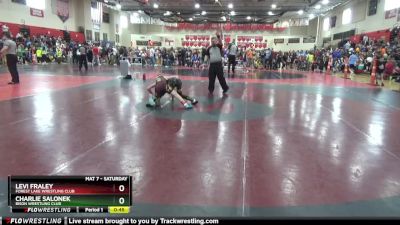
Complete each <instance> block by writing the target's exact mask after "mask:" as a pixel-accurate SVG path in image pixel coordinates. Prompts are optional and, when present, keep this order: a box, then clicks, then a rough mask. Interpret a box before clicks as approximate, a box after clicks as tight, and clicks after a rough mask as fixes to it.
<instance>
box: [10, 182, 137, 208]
mask: <svg viewBox="0 0 400 225" xmlns="http://www.w3.org/2000/svg"><path fill="white" fill-rule="evenodd" d="M131 188H132V177H131V176H9V177H8V191H9V194H8V205H9V206H10V207H11V209H12V211H13V212H24V213H46V212H47V213H79V212H82V213H107V212H109V213H127V212H129V207H130V206H131V205H132V190H131Z"/></svg>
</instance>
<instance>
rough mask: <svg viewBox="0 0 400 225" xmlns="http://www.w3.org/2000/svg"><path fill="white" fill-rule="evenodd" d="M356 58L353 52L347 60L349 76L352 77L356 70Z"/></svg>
mask: <svg viewBox="0 0 400 225" xmlns="http://www.w3.org/2000/svg"><path fill="white" fill-rule="evenodd" d="M357 61H358V56H357V54H356V53H355V52H352V53H351V55H350V58H349V66H350V76H353V75H354V71H355V69H356V68H357Z"/></svg>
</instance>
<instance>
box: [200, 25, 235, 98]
mask: <svg viewBox="0 0 400 225" xmlns="http://www.w3.org/2000/svg"><path fill="white" fill-rule="evenodd" d="M211 42H212V46H210V47H209V48H208V49H207V51H206V58H205V60H204V61H205V62H207V61H208V62H209V63H210V68H209V70H208V81H209V83H208V91H209V93H210V95H212V94H213V93H214V85H215V78H216V77H218V81H219V84H220V85H221V87H222V90H223V93H224V94H225V93H226V92H228V90H229V87H228V85H227V84H226V80H225V77H224V67H223V61H222V56H223V53H222V41H221V35H220V34H219V33H217V37H213V38H212V39H211Z"/></svg>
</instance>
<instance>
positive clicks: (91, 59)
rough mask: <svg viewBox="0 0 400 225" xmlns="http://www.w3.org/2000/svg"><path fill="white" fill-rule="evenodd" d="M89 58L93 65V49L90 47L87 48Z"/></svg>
mask: <svg viewBox="0 0 400 225" xmlns="http://www.w3.org/2000/svg"><path fill="white" fill-rule="evenodd" d="M87 60H88V63H90V66H93V51H92V48H90V47H89V48H88V49H87Z"/></svg>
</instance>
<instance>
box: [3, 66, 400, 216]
mask: <svg viewBox="0 0 400 225" xmlns="http://www.w3.org/2000/svg"><path fill="white" fill-rule="evenodd" d="M19 71H20V74H21V75H20V76H21V84H20V85H15V86H9V85H7V84H6V83H7V81H9V79H10V77H9V74H8V72H7V71H6V69H5V68H4V67H2V68H1V69H0V100H1V101H0V112H1V114H0V115H1V116H0V126H1V129H0V146H1V147H0V157H1V164H0V176H1V177H2V178H0V215H7V214H9V209H8V208H7V207H6V205H7V175H102V174H104V175H131V176H133V178H134V181H133V186H134V191H133V201H134V203H133V207H132V212H131V215H132V216H222V217H297V216H302V217H310V216H318V217H319V216H326V217H336V216H337V217H347V216H368V217H387V216H398V215H399V214H398V212H399V210H400V166H399V165H400V138H399V131H400V93H399V92H395V91H390V90H386V89H381V88H376V87H373V86H369V85H368V84H362V83H358V82H354V81H351V80H346V79H342V78H340V77H336V76H330V75H325V74H320V73H306V72H298V71H283V72H281V73H280V72H278V71H272V72H271V71H262V70H260V71H238V72H237V75H235V77H233V78H231V77H230V78H227V79H228V83H229V85H230V91H229V93H228V95H226V96H223V95H222V90H221V89H220V86H219V84H218V81H217V82H216V90H215V93H214V96H212V97H210V96H208V90H207V85H208V79H207V71H202V70H197V69H188V68H182V67H181V68H164V69H160V68H156V69H153V68H145V69H142V68H141V67H135V68H134V69H133V71H135V72H134V73H133V76H134V78H135V79H134V80H124V79H121V78H120V77H118V76H119V70H118V68H117V67H110V66H102V67H100V68H90V69H89V72H87V73H85V72H82V73H80V72H78V70H77V68H76V67H72V66H70V65H46V66H42V65H40V66H39V65H36V66H21V67H20V68H19ZM158 72H163V73H166V74H179V75H182V76H181V78H182V80H183V90H184V92H186V93H188V94H189V95H191V96H194V97H196V98H197V99H198V100H199V104H198V105H197V106H195V108H194V109H193V110H190V111H187V110H184V109H183V107H182V106H181V105H180V104H179V102H177V101H173V100H172V99H171V98H170V97H169V96H165V97H164V98H163V100H162V108H161V109H159V110H151V109H148V108H146V107H145V104H146V102H147V99H148V95H147V94H146V86H147V85H148V84H149V83H150V82H152V81H153V78H154V77H155V76H156V74H157V73H158ZM143 73H144V74H145V78H146V79H145V80H143Z"/></svg>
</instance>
